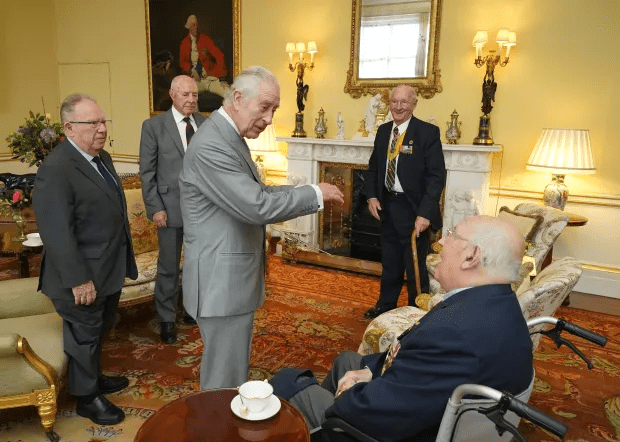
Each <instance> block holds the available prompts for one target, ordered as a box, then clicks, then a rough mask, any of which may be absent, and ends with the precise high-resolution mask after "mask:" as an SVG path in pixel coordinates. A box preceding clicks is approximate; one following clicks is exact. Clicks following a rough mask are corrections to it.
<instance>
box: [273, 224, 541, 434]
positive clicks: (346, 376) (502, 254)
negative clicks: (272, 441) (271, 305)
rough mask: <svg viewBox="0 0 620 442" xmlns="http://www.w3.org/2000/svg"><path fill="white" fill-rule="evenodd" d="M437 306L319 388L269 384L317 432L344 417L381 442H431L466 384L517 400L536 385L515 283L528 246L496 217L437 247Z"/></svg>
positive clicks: (285, 374)
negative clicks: (382, 347) (439, 288)
mask: <svg viewBox="0 0 620 442" xmlns="http://www.w3.org/2000/svg"><path fill="white" fill-rule="evenodd" d="M440 243H441V244H442V246H443V249H442V252H441V264H440V266H439V267H438V269H437V270H436V278H437V280H438V281H439V282H440V283H441V285H442V287H444V288H445V290H446V291H447V293H446V294H445V295H444V298H443V300H442V302H441V303H439V304H438V305H437V306H436V307H435V308H433V309H432V310H431V311H430V312H429V313H427V314H426V315H425V316H423V317H422V318H421V319H420V321H419V322H418V323H416V324H414V325H413V327H411V328H410V329H409V330H406V331H405V332H404V333H402V334H401V335H400V336H399V337H398V338H397V339H395V340H394V342H393V343H392V345H391V346H390V348H389V349H388V350H387V351H386V352H383V353H377V354H371V355H367V356H361V355H359V354H357V353H354V352H344V353H342V354H340V355H339V356H338V357H337V358H336V360H335V361H334V365H333V367H332V369H331V370H330V372H329V373H328V375H327V377H326V379H325V380H324V381H323V383H322V384H321V385H318V384H316V381H315V380H314V378H313V377H312V376H307V372H303V371H295V370H292V369H289V370H283V371H281V372H279V373H277V374H276V375H275V376H274V377H273V379H272V381H271V382H272V384H273V385H274V390H275V392H276V394H278V395H279V396H281V397H283V398H285V399H288V400H289V401H290V402H291V403H293V404H294V405H295V406H296V407H297V408H298V409H299V410H300V411H301V412H302V413H303V414H304V416H305V418H306V420H307V422H308V425H309V427H310V428H311V430H313V429H317V428H320V427H321V425H322V424H323V423H324V422H325V420H326V419H329V418H331V417H338V418H340V419H341V420H343V421H345V422H346V423H347V424H350V425H351V426H353V427H355V428H356V429H357V430H360V431H361V432H362V433H365V434H366V435H368V436H370V437H372V438H374V439H378V440H381V441H400V440H435V437H436V436H437V432H438V429H439V424H440V422H441V420H442V416H443V414H444V410H445V409H446V404H447V400H448V398H449V397H450V395H451V394H452V392H453V390H454V389H455V388H456V387H458V386H459V385H461V384H466V383H470V384H481V385H485V386H488V387H490V388H492V389H496V390H500V391H506V392H509V393H511V394H514V395H517V394H519V393H521V392H522V391H524V390H527V389H528V386H529V385H530V383H531V381H532V376H533V368H532V341H531V339H530V337H529V332H528V328H527V325H526V322H525V319H524V317H523V314H522V313H521V309H520V307H519V303H518V302H517V299H516V296H515V294H514V292H513V291H512V289H511V286H510V282H511V281H512V280H515V279H516V278H517V276H518V272H519V267H520V264H521V258H522V256H523V252H524V243H523V238H522V237H521V235H519V233H518V232H516V231H515V230H514V228H513V227H512V226H511V225H510V224H508V223H506V222H504V221H501V220H499V219H497V218H493V217H488V216H475V217H470V218H468V219H466V220H464V221H462V222H461V223H460V224H459V225H458V226H456V228H455V229H454V231H449V232H448V235H446V236H445V237H444V238H442V239H441V241H440Z"/></svg>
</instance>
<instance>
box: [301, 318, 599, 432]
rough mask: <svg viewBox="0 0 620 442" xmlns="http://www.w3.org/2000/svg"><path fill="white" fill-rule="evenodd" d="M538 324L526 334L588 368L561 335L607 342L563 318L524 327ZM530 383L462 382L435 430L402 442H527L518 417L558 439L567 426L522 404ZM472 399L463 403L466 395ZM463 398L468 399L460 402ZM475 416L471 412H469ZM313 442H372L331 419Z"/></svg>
mask: <svg viewBox="0 0 620 442" xmlns="http://www.w3.org/2000/svg"><path fill="white" fill-rule="evenodd" d="M541 324H551V325H553V328H551V329H548V330H539V331H535V332H532V333H530V335H534V334H536V333H540V334H542V335H544V336H547V337H548V338H550V339H552V340H553V341H554V342H555V344H556V347H557V348H560V347H561V346H562V345H565V346H566V347H568V348H570V349H571V350H572V351H573V352H575V353H576V354H577V355H578V356H579V357H580V358H581V359H583V360H584V361H585V363H586V365H587V367H588V369H590V370H591V369H592V368H593V365H592V363H591V362H590V361H589V360H588V358H587V357H586V356H585V355H584V354H583V353H582V352H581V351H579V349H577V348H576V347H575V346H574V345H573V344H572V342H570V341H568V340H567V339H565V338H564V337H562V332H563V331H566V332H568V333H571V334H573V335H575V336H578V337H580V338H583V339H586V340H588V341H590V342H593V343H595V344H597V345H600V346H601V347H603V346H605V344H606V343H607V338H605V337H604V336H601V335H599V334H596V333H593V332H591V331H589V330H586V329H584V328H582V327H579V326H577V325H575V324H572V323H570V322H567V321H566V320H564V319H561V318H560V319H558V318H554V317H550V316H542V317H539V318H534V319H531V320H529V321H527V326H528V327H535V326H537V325H541ZM532 372H533V373H532V381H531V382H530V385H529V386H528V388H527V389H526V390H525V391H523V392H521V393H519V394H518V395H514V396H513V395H511V394H509V393H502V392H500V391H497V390H495V389H493V388H490V387H486V386H484V385H477V384H463V385H459V386H458V387H457V388H455V389H454V391H453V393H452V395H451V397H450V399H449V400H448V403H447V405H446V409H445V411H444V415H443V417H442V420H441V423H440V424H439V427H438V429H437V427H434V428H431V429H430V430H431V431H430V432H428V433H424V434H418V435H416V436H414V437H412V438H411V439H407V441H409V440H411V441H427V440H428V441H435V442H453V441H454V442H456V441H458V442H467V441H489V442H490V441H502V440H506V441H508V440H511V439H513V438H514V439H513V440H517V441H519V442H527V441H526V439H525V438H524V437H523V436H522V435H521V434H520V433H519V431H518V430H517V426H518V425H519V421H520V420H521V418H523V419H526V420H528V421H530V422H532V423H533V424H535V425H538V426H540V427H542V428H544V429H546V430H547V431H549V432H550V433H552V434H554V435H555V436H557V437H558V438H559V439H563V438H564V435H565V434H566V431H567V430H568V427H567V425H566V424H564V423H563V422H560V421H558V420H556V419H554V418H552V417H550V416H548V415H546V414H545V413H543V412H541V411H539V410H537V409H536V408H534V407H532V406H530V405H528V404H527V401H528V400H529V398H530V395H531V393H532V389H533V386H534V375H535V373H534V370H532ZM472 396H473V397H476V399H469V398H471V397H472ZM466 397H469V398H466ZM474 411H475V412H477V413H472V412H474ZM435 432H436V437H435ZM312 441H313V442H319V441H320V442H337V441H338V442H339V441H360V442H378V441H377V440H376V439H374V438H372V437H370V436H368V435H367V434H364V433H362V432H361V431H359V430H358V429H357V428H355V427H354V426H352V425H350V424H349V423H347V422H346V421H344V420H342V419H340V418H337V417H332V418H329V419H327V420H326V421H325V422H324V423H323V425H322V427H321V430H319V431H318V432H315V433H313V434H312ZM403 442H404V441H403Z"/></svg>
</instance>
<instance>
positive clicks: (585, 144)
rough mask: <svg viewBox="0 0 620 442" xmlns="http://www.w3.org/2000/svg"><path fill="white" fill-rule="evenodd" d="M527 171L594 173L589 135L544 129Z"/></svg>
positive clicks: (586, 133)
mask: <svg viewBox="0 0 620 442" xmlns="http://www.w3.org/2000/svg"><path fill="white" fill-rule="evenodd" d="M525 168H526V169H528V170H535V171H538V172H547V173H552V174H556V175H566V174H592V173H594V171H595V169H596V168H595V167H594V159H593V158H592V150H591V148H590V132H589V131H588V130H579V129H543V132H542V135H541V136H540V138H539V139H538V141H537V142H536V145H535V146H534V150H533V151H532V154H531V155H530V158H529V159H528V160H527V163H526V165H525Z"/></svg>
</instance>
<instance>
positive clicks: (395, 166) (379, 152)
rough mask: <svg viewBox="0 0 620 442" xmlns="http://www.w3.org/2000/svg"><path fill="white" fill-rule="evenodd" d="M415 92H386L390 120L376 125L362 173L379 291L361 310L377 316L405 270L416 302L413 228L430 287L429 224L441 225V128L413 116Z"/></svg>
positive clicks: (392, 303)
mask: <svg viewBox="0 0 620 442" xmlns="http://www.w3.org/2000/svg"><path fill="white" fill-rule="evenodd" d="M416 104H417V98H416V94H415V93H414V91H413V89H411V87H409V86H405V85H400V86H397V87H396V88H395V89H394V91H393V92H392V95H391V96H390V110H391V112H392V117H393V118H394V121H393V122H389V123H385V124H382V125H381V126H379V129H378V130H377V135H376V137H375V148H374V150H373V152H372V155H371V156H370V160H369V163H368V171H367V173H366V188H365V191H366V196H367V197H368V210H369V211H370V213H371V214H372V216H374V217H375V218H376V219H378V220H380V221H381V264H382V265H383V272H382V274H381V293H380V295H379V299H378V300H377V304H376V305H375V307H373V308H371V309H370V310H368V311H367V312H366V313H365V314H364V316H365V317H366V318H369V319H370V318H375V317H377V316H378V315H380V314H381V313H383V312H385V311H388V310H391V309H393V308H395V307H396V303H397V301H398V296H399V295H400V291H401V288H402V286H403V281H404V276H403V275H404V273H405V270H406V271H407V289H408V292H409V305H415V298H416V296H417V295H418V294H417V291H416V287H415V275H414V270H413V254H412V251H411V234H412V232H413V231H414V230H415V235H416V238H417V240H416V242H417V247H418V248H417V251H418V265H419V269H420V286H421V289H422V292H428V291H429V280H428V273H427V271H426V255H427V254H428V250H429V247H430V238H429V232H428V230H427V229H428V227H429V226H431V228H432V229H433V230H437V229H440V228H441V226H442V221H441V211H440V209H439V200H440V198H441V193H442V191H443V188H444V185H445V180H446V165H445V162H444V157H443V151H442V148H441V141H440V140H439V128H438V127H437V126H434V125H432V124H429V123H425V122H424V121H421V120H418V119H417V118H415V117H414V116H413V109H414V108H415V106H416Z"/></svg>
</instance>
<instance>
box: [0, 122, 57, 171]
mask: <svg viewBox="0 0 620 442" xmlns="http://www.w3.org/2000/svg"><path fill="white" fill-rule="evenodd" d="M64 138H65V133H64V129H63V126H62V124H60V123H58V122H56V123H52V121H51V117H50V114H45V115H40V114H38V113H37V114H34V113H32V111H30V118H26V122H25V123H24V124H22V125H21V126H19V127H18V128H17V131H15V132H13V133H12V134H10V135H9V136H8V137H6V141H7V142H8V143H9V147H10V148H11V150H12V151H13V158H14V159H19V160H20V161H21V162H22V163H28V165H29V166H33V165H36V166H37V167H39V166H40V165H41V163H42V162H43V160H44V159H45V157H46V156H47V155H48V154H49V153H50V152H51V151H52V149H54V148H55V147H56V146H57V145H58V143H60V142H61V141H62V140H64Z"/></svg>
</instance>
